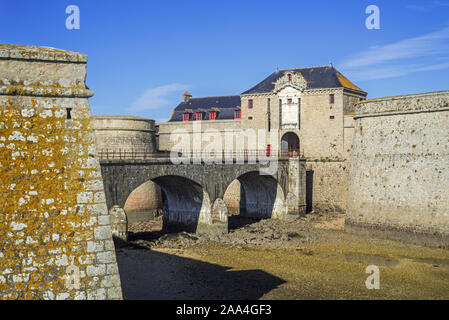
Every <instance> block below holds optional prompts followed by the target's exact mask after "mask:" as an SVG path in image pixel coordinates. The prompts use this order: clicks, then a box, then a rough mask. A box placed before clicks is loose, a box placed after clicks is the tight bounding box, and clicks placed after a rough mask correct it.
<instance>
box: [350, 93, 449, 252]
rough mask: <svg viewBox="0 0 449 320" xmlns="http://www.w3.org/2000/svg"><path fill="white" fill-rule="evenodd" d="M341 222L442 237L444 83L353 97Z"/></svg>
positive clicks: (445, 236)
mask: <svg viewBox="0 0 449 320" xmlns="http://www.w3.org/2000/svg"><path fill="white" fill-rule="evenodd" d="M356 109H357V115H356V117H355V119H356V120H355V136H354V146H353V157H352V160H351V167H350V180H349V193H348V194H349V197H348V209H347V217H346V228H347V230H354V231H362V232H365V231H370V232H375V233H378V234H380V235H386V236H388V237H390V238H405V239H406V240H412V241H414V242H419V243H422V242H424V243H427V244H431V245H443V246H444V245H448V244H449V91H445V92H433V93H426V94H417V95H407V96H397V97H388V98H383V99H376V100H371V101H367V102H364V103H361V104H359V106H358V108H356Z"/></svg>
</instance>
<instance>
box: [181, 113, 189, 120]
mask: <svg viewBox="0 0 449 320" xmlns="http://www.w3.org/2000/svg"><path fill="white" fill-rule="evenodd" d="M189 120H190V113H188V112H185V113H183V114H182V121H183V122H185V121H189Z"/></svg>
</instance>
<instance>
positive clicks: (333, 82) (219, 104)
mask: <svg viewBox="0 0 449 320" xmlns="http://www.w3.org/2000/svg"><path fill="white" fill-rule="evenodd" d="M288 72H300V73H301V74H302V76H303V77H304V78H305V79H306V81H307V88H306V89H324V88H342V87H344V88H348V89H351V90H355V91H358V92H360V93H362V94H365V95H366V92H364V91H363V90H361V89H360V88H358V87H357V86H356V85H354V84H353V83H352V82H351V81H349V80H348V79H347V78H346V77H345V76H343V75H342V74H341V73H340V72H338V71H337V70H336V69H335V68H334V67H333V66H331V65H328V66H321V67H311V68H299V69H285V70H278V71H276V72H274V73H272V74H271V75H269V76H268V77H267V78H266V79H265V80H263V81H262V82H260V83H258V84H257V85H256V86H254V87H253V88H251V89H249V90H247V91H245V92H243V93H242V94H259V93H269V92H272V91H273V90H274V82H276V81H277V80H278V79H279V78H280V77H282V76H284V75H285V74H286V73H288ZM240 106H241V99H240V95H233V96H219V97H204V98H190V99H189V100H188V101H187V102H181V103H180V104H179V105H178V106H177V107H176V108H175V110H174V111H173V115H172V117H171V118H170V120H169V122H175V121H182V114H183V113H185V112H189V113H191V116H190V120H195V113H196V112H200V111H202V112H205V114H204V115H203V120H209V111H214V108H218V110H219V111H218V113H217V117H216V120H226V119H234V111H235V110H238V109H239V108H240Z"/></svg>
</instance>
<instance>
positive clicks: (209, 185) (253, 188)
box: [101, 158, 306, 234]
mask: <svg viewBox="0 0 449 320" xmlns="http://www.w3.org/2000/svg"><path fill="white" fill-rule="evenodd" d="M276 165H277V170H276V171H275V174H273V175H263V174H260V172H261V171H263V170H262V168H263V167H266V164H263V163H259V162H258V163H253V164H251V163H243V164H225V163H223V164H204V163H202V164H178V165H174V164H172V163H171V162H170V161H169V159H166V160H161V159H147V160H102V161H101V170H102V176H103V181H104V188H105V195H106V203H107V206H108V208H112V206H114V205H118V206H119V207H121V208H123V206H124V205H125V203H126V201H127V199H128V197H129V196H130V194H131V193H132V192H133V191H134V190H136V189H137V188H139V187H140V186H141V185H143V184H144V183H147V182H148V181H153V182H154V183H156V184H157V185H158V186H159V187H160V188H161V189H162V191H163V195H164V197H165V201H164V208H163V221H164V226H163V227H164V229H165V230H169V231H181V230H183V231H188V232H197V233H202V234H205V233H207V234H217V233H226V232H227V231H228V208H227V205H226V202H225V201H224V195H225V192H226V189H227V188H228V186H229V185H230V184H231V183H232V182H233V181H234V180H236V179H238V181H239V182H240V184H241V185H242V189H243V190H244V197H245V199H246V202H245V208H244V210H243V211H245V214H246V215H247V216H250V217H256V218H284V217H287V216H288V215H297V214H302V213H305V206H306V203H305V180H306V179H305V162H304V161H303V160H300V159H293V158H292V159H288V160H279V161H278V162H276Z"/></svg>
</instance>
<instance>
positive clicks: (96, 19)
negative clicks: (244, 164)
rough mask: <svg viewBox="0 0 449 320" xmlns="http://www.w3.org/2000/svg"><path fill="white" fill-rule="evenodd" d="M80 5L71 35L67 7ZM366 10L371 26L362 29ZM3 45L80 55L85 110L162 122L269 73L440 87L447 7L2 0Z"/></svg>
mask: <svg viewBox="0 0 449 320" xmlns="http://www.w3.org/2000/svg"><path fill="white" fill-rule="evenodd" d="M69 5H77V6H78V7H79V9H80V21H81V25H80V29H79V30H68V29H67V28H66V26H65V21H66V19H67V17H68V14H66V12H65V11H66V7H67V6H69ZM368 5H376V6H378V7H379V9H380V27H381V29H380V30H368V29H367V28H366V27H365V20H366V18H367V17H368V16H369V15H368V14H366V13H365V9H366V7H367V6H368ZM0 30H1V31H0V42H1V43H16V44H29V45H39V46H50V47H56V48H60V49H66V50H70V51H77V52H82V53H84V54H87V55H88V56H89V60H88V77H87V85H88V86H89V87H90V88H91V89H92V90H93V91H94V92H95V96H94V97H93V98H92V99H91V100H90V103H91V108H92V112H93V114H123V115H126V114H129V115H139V116H144V117H148V118H152V119H156V120H158V121H163V120H166V119H168V117H169V116H170V114H171V111H172V110H173V108H174V107H175V106H176V105H177V104H178V103H179V101H180V99H181V95H182V93H183V92H184V91H185V90H188V91H190V92H191V93H192V95H193V96H194V97H195V96H196V97H198V96H212V95H230V94H239V93H241V92H243V91H245V90H247V89H249V88H251V87H252V86H254V85H255V84H256V83H258V82H259V81H261V80H263V79H264V78H265V77H266V76H268V75H269V74H271V73H272V72H273V71H274V70H275V69H276V67H279V68H281V69H283V68H295V67H308V66H317V65H326V64H328V63H329V61H332V62H333V64H334V66H335V67H336V68H337V69H338V70H339V71H341V72H342V73H343V74H344V75H346V76H347V77H348V78H349V79H350V80H352V81H353V82H354V83H355V84H356V85H358V86H359V87H361V88H362V89H364V90H365V91H367V92H368V94H369V97H370V98H374V97H381V96H388V95H395V94H406V93H418V92H427V91H437V90H448V89H449V0H439V1H434V0H425V1H424V0H421V1H414V0H388V1H376V0H372V1H362V0H360V1H359V0H346V1H330V0H329V1H324V0H315V1H301V0H296V1H283V0H277V1H244V0H240V1H234V0H227V1H213V0H209V1H195V0H190V1H151V0H128V1H113V0H109V1H106V0H70V1H65V0H57V1H55V0H0Z"/></svg>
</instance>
